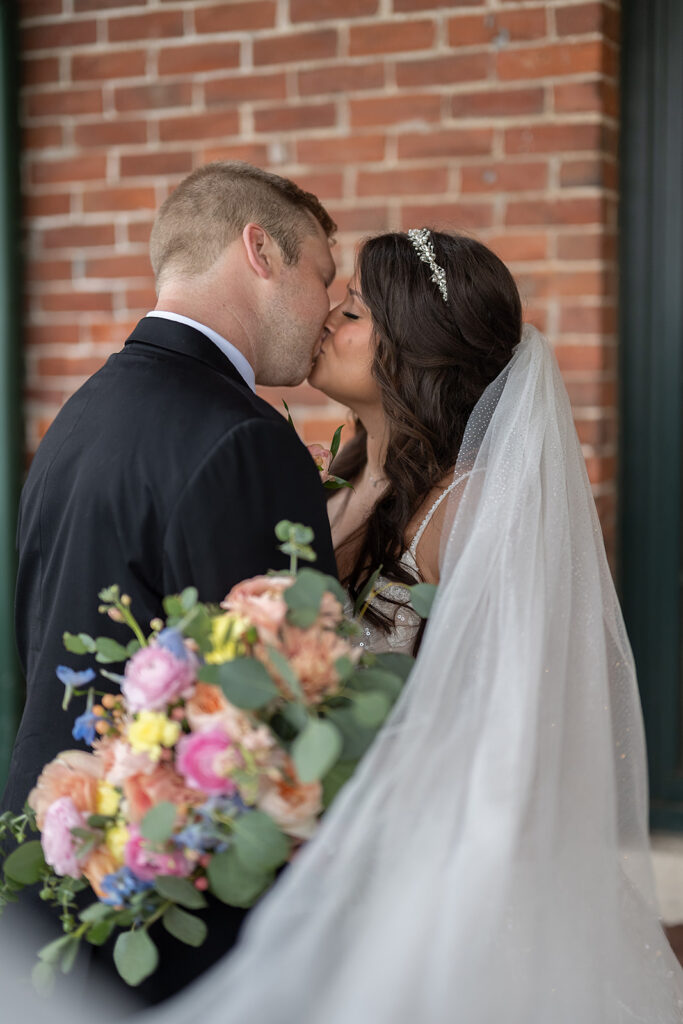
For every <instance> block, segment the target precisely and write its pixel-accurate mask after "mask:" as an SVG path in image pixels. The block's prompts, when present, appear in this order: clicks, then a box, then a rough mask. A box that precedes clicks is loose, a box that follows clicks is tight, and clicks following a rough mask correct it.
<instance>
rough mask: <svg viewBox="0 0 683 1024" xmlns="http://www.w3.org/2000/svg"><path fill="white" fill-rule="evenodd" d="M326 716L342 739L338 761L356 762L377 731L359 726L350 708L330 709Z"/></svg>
mask: <svg viewBox="0 0 683 1024" xmlns="http://www.w3.org/2000/svg"><path fill="white" fill-rule="evenodd" d="M326 715H327V718H328V719H329V720H330V721H331V722H333V723H334V725H335V726H336V727H337V730H338V731H339V733H340V735H341V738H342V747H341V752H340V754H339V759H340V760H341V761H358V760H359V759H360V758H361V757H362V756H363V754H364V753H365V751H366V750H367V749H368V747H369V746H370V744H371V743H372V741H373V740H374V738H375V736H376V735H377V730H376V729H369V728H367V727H366V726H362V725H360V723H359V722H358V719H357V718H356V716H355V715H354V713H353V709H352V707H351V706H348V707H343V708H330V709H329V710H328V711H327V712H326Z"/></svg>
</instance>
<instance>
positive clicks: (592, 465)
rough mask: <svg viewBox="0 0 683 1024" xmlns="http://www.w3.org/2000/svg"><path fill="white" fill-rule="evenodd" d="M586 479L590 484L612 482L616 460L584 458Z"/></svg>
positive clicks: (593, 456) (596, 456)
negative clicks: (586, 472)
mask: <svg viewBox="0 0 683 1024" xmlns="http://www.w3.org/2000/svg"><path fill="white" fill-rule="evenodd" d="M586 470H587V471H588V479H589V480H590V482H591V483H592V484H598V483H603V482H604V481H605V480H614V476H615V473H616V471H617V460H616V458H615V457H614V456H600V455H589V456H588V457H587V458H586Z"/></svg>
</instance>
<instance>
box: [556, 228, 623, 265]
mask: <svg viewBox="0 0 683 1024" xmlns="http://www.w3.org/2000/svg"><path fill="white" fill-rule="evenodd" d="M613 248H614V241H613V240H610V239H609V238H608V237H606V236H605V234H604V232H603V231H596V232H587V231H581V232H580V233H578V234H568V235H560V236H559V238H558V240H557V255H558V257H559V259H561V260H596V259H613V258H614V252H613Z"/></svg>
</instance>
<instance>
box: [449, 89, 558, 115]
mask: <svg viewBox="0 0 683 1024" xmlns="http://www.w3.org/2000/svg"><path fill="white" fill-rule="evenodd" d="M544 107H545V90H544V89H543V88H542V87H534V88H531V89H497V90H492V91H490V92H489V91H488V90H487V91H486V92H464V93H458V94H457V95H455V96H453V98H452V100H451V114H452V116H453V117H457V118H467V117H476V118H480V117H516V116H518V115H520V114H540V113H542V112H543V110H544Z"/></svg>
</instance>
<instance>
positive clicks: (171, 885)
mask: <svg viewBox="0 0 683 1024" xmlns="http://www.w3.org/2000/svg"><path fill="white" fill-rule="evenodd" d="M154 888H155V889H156V891H157V892H158V893H159V895H160V896H163V898H164V899H165V900H170V902H171V903H179V904H180V906H181V907H187V908H188V910H201V909H202V907H205V906H206V900H205V898H204V897H203V896H202V894H201V893H200V892H199V890H198V889H195V887H194V886H193V884H192V882H188V880H187V879H186V878H177V877H176V876H175V875H158V876H157V878H156V879H155V881H154Z"/></svg>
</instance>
